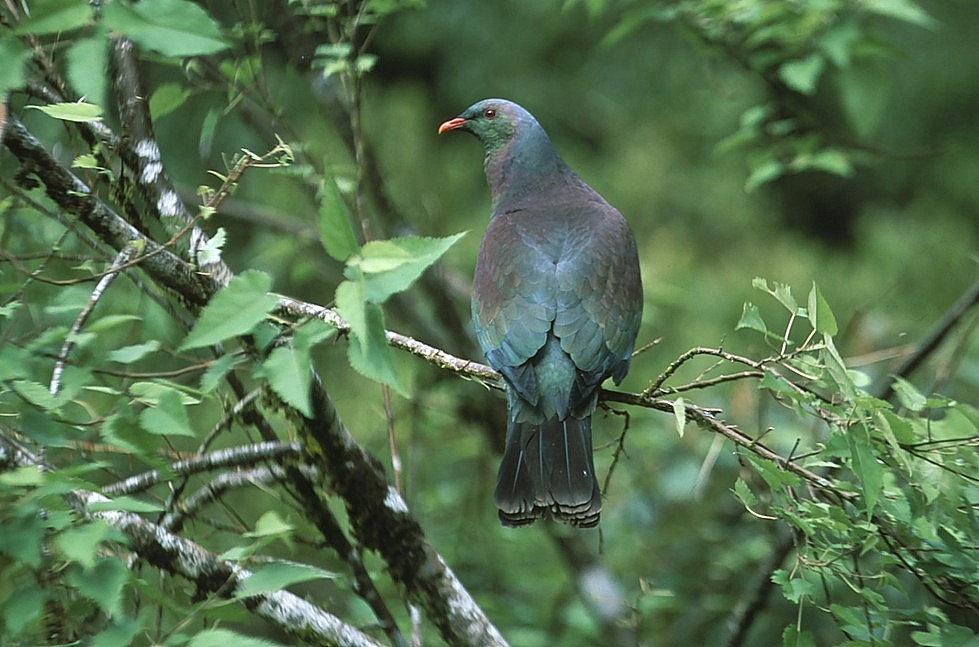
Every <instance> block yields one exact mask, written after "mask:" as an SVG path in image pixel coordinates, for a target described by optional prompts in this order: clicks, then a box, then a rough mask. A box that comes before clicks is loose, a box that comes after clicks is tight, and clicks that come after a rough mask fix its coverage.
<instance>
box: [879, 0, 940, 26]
mask: <svg viewBox="0 0 979 647" xmlns="http://www.w3.org/2000/svg"><path fill="white" fill-rule="evenodd" d="M861 6H862V7H863V8H864V10H866V11H869V12H871V13H876V14H879V15H881V16H887V17H889V18H894V19H896V20H901V21H904V22H908V23H911V24H914V25H918V26H919V27H925V28H928V29H934V28H937V27H938V26H939V23H938V21H937V20H935V19H934V18H932V17H931V16H930V15H928V13H927V12H926V11H925V10H924V9H922V8H921V7H919V6H918V5H917V3H915V2H912V0H863V2H862V3H861Z"/></svg>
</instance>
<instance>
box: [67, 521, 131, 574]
mask: <svg viewBox="0 0 979 647" xmlns="http://www.w3.org/2000/svg"><path fill="white" fill-rule="evenodd" d="M115 535H116V532H115V531H114V530H113V529H112V528H110V527H109V526H108V525H107V524H106V523H104V522H102V521H92V522H89V523H82V524H78V525H75V526H71V527H70V528H66V529H65V530H64V531H63V532H62V533H61V534H59V535H58V536H57V537H55V538H54V544H55V546H57V547H58V550H59V551H60V552H61V554H62V555H63V556H64V557H65V559H68V560H70V561H73V562H78V563H79V564H81V565H82V566H84V567H86V568H91V567H93V566H95V562H96V559H97V558H98V556H99V552H100V549H99V545H100V544H101V543H102V542H103V541H105V540H107V539H109V538H113V537H115Z"/></svg>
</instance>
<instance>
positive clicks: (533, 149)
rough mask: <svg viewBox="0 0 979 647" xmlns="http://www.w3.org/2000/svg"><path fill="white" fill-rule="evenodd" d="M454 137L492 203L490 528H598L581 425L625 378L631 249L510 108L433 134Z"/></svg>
mask: <svg viewBox="0 0 979 647" xmlns="http://www.w3.org/2000/svg"><path fill="white" fill-rule="evenodd" d="M450 130H464V131H466V132H470V133H472V134H473V135H475V136H476V137H478V138H479V140H480V141H481V142H482V143H483V146H484V147H485V149H486V159H485V161H484V168H485V170H486V180H487V182H488V184H489V188H490V195H491V197H492V201H493V213H492V216H491V219H490V222H489V226H488V227H487V229H486V235H485V236H484V237H483V241H482V244H481V245H480V248H479V257H478V259H477V260H476V273H475V277H474V279H473V295H472V318H473V326H474V327H475V330H476V337H477V339H478V340H479V344H480V346H482V348H483V351H484V352H485V353H486V359H487V361H488V362H489V364H490V365H491V366H492V367H493V368H495V369H496V370H497V371H499V372H500V373H501V374H502V375H503V379H504V381H505V385H506V393H507V402H508V412H509V424H508V427H507V436H506V449H505V451H504V454H503V461H502V463H501V464H500V471H499V475H498V477H497V483H496V494H495V499H496V505H497V507H498V508H499V509H500V513H499V514H500V521H501V522H502V523H503V524H504V525H506V526H521V525H525V524H530V523H533V522H534V521H535V520H536V519H537V518H539V517H546V516H553V517H554V518H556V519H558V520H560V521H565V522H568V523H570V524H572V525H574V526H579V527H586V528H587V527H592V526H595V525H596V524H598V519H599V513H600V512H601V508H602V498H601V492H600V491H599V488H598V479H597V477H596V474H595V466H594V463H593V461H592V440H591V416H592V412H593V411H594V410H595V405H596V403H597V401H598V393H599V389H600V386H601V384H602V382H603V381H604V380H605V378H607V377H609V376H611V377H612V379H613V380H615V383H616V384H618V383H619V382H621V381H622V378H624V377H625V374H626V372H628V370H629V360H630V358H631V356H632V350H633V348H634V346H635V340H636V333H637V331H638V329H639V321H640V319H641V318H642V301H643V292H642V281H641V279H640V276H639V258H638V255H637V253H636V241H635V238H634V237H633V235H632V231H631V230H630V229H629V225H628V223H627V222H626V221H625V219H624V218H623V217H622V215H621V214H620V213H619V212H618V211H617V210H616V209H615V208H614V207H612V206H611V205H609V204H608V203H607V202H606V201H605V200H604V199H603V198H602V196H600V195H599V194H598V193H596V192H595V191H594V190H593V189H592V188H591V187H590V186H588V185H587V184H585V183H584V182H583V181H582V180H581V178H579V177H578V176H577V175H575V173H574V171H572V170H571V169H570V168H569V167H568V166H567V165H566V164H565V163H564V161H562V160H561V158H560V157H559V156H558V154H557V152H556V151H555V150H554V147H553V146H552V145H551V141H550V139H548V137H547V134H546V133H545V132H544V129H543V128H541V126H540V124H538V123H537V120H536V119H534V117H533V115H531V114H530V113H529V112H527V111H526V110H524V109H523V108H521V107H520V106H518V105H517V104H515V103H512V102H510V101H506V100H503V99H485V100H483V101H480V102H478V103H475V104H473V105H472V106H470V107H469V108H467V109H466V110H465V112H463V113H462V114H461V115H459V116H458V117H456V118H455V119H450V120H449V121H446V122H445V123H443V124H442V125H441V126H439V133H440V134H441V133H444V132H447V131H450Z"/></svg>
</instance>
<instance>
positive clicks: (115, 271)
mask: <svg viewBox="0 0 979 647" xmlns="http://www.w3.org/2000/svg"><path fill="white" fill-rule="evenodd" d="M137 249H138V245H136V244H131V245H127V246H126V247H124V248H123V249H122V251H120V252H119V254H118V255H116V258H115V260H114V261H112V266H111V267H110V268H109V270H108V271H107V272H106V273H105V274H104V275H103V276H102V279H101V280H100V281H99V282H98V283H97V284H96V285H95V289H94V290H92V294H91V295H89V297H88V301H86V302H85V307H83V308H82V311H81V312H79V313H78V316H77V317H75V321H74V323H72V324H71V328H70V329H69V330H68V335H67V336H66V337H65V341H64V343H63V344H62V345H61V353H60V354H59V355H58V361H57V362H55V364H54V370H53V371H52V373H51V384H50V386H49V387H48V390H49V391H50V392H51V395H57V394H58V391H59V390H60V389H61V374H62V373H63V372H64V370H65V363H66V362H67V361H68V355H69V354H70V353H71V349H72V348H74V346H75V340H76V339H77V337H78V335H79V333H81V331H82V328H83V327H84V326H85V322H87V321H88V318H89V316H91V314H92V311H93V310H95V306H97V305H98V303H99V301H100V300H101V299H102V295H103V294H105V291H106V290H108V289H109V285H110V284H111V283H112V281H113V280H114V279H115V278H116V277H117V276H118V275H119V272H120V270H121V268H123V267H126V265H127V264H128V263H129V259H131V258H132V257H133V256H135V255H136V251H137Z"/></svg>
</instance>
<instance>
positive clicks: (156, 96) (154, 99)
mask: <svg viewBox="0 0 979 647" xmlns="http://www.w3.org/2000/svg"><path fill="white" fill-rule="evenodd" d="M189 97H190V91H189V90H187V89H185V88H184V87H183V86H181V85H178V84H176V83H163V84H162V85H160V86H159V87H158V88H157V89H156V90H154V91H153V94H151V95H150V103H149V105H150V116H151V117H152V118H153V121H154V122H155V121H156V120H157V119H160V118H161V117H164V116H166V115H168V114H170V113H171V112H173V111H174V110H176V109H177V108H179V107H180V106H182V105H183V104H184V102H185V101H187V99H188V98H189Z"/></svg>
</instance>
